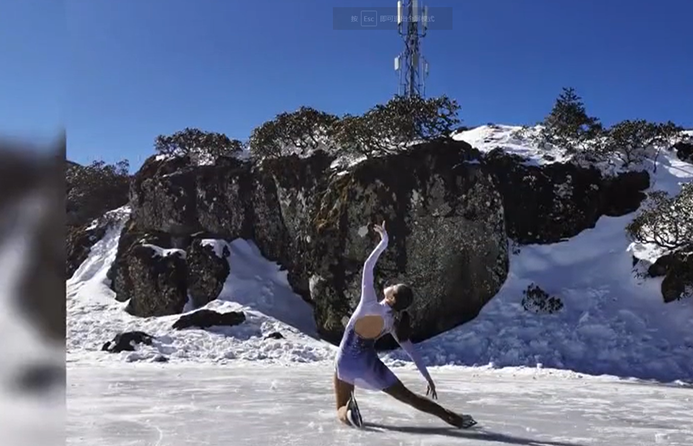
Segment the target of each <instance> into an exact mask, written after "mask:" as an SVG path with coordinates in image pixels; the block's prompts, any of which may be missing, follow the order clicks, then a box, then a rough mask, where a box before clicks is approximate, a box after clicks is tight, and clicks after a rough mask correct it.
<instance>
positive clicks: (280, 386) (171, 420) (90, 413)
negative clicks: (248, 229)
mask: <svg viewBox="0 0 693 446" xmlns="http://www.w3.org/2000/svg"><path fill="white" fill-rule="evenodd" d="M398 373H399V374H400V377H401V378H402V380H403V382H404V383H405V384H406V385H408V386H410V387H411V388H412V389H414V390H415V391H419V392H421V391H422V390H423V388H424V384H423V381H422V380H421V378H420V377H419V376H418V375H416V373H415V372H413V371H400V372H398ZM432 374H433V378H434V379H435V380H436V382H437V389H438V396H439V402H440V404H442V405H443V406H446V407H449V408H450V409H453V410H456V411H458V412H462V413H469V414H471V415H473V416H474V417H475V418H476V419H477V421H479V425H477V427H476V428H473V429H469V430H458V429H453V428H450V427H448V426H447V425H446V424H445V423H443V422H442V421H440V420H439V419H437V418H435V417H433V416H431V415H428V414H423V413H420V412H417V411H415V410H414V409H412V408H410V407H409V406H406V405H404V404H402V403H399V402H397V401H395V400H393V399H392V398H390V397H389V396H387V395H385V394H383V393H379V392H360V391H357V398H358V402H359V407H360V409H361V412H362V415H363V417H364V421H365V424H366V425H365V428H364V429H363V430H357V429H354V428H350V427H348V426H344V425H342V424H341V423H339V422H338V421H337V420H336V415H335V408H334V394H333V390H332V383H331V378H332V377H331V370H330V368H329V367H328V366H326V365H297V366H291V368H289V367H286V366H280V365H260V364H248V363H246V365H241V364H239V363H236V364H233V365H231V364H229V365H224V366H210V365H172V364H166V365H158V364H124V365H123V364H118V365H115V366H100V367H93V366H90V365H86V366H84V365H73V366H72V367H70V369H69V371H68V378H67V384H68V391H67V401H68V419H67V423H66V436H67V443H66V444H67V445H70V446H102V445H103V446H125V445H151V446H155V445H156V446H183V445H191V446H192V445H195V446H197V445H224V444H228V445H234V446H243V445H251V446H257V445H272V446H290V445H296V446H298V445H300V446H323V445H334V446H339V445H349V446H359V445H363V446H365V445H380V444H382V445H427V446H437V445H440V446H442V445H445V446H447V445H450V444H456V445H469V446H472V445H474V446H478V445H484V446H508V445H527V446H600V445H601V446H655V445H667V446H684V445H690V444H693V428H692V427H691V426H692V425H693V423H692V422H693V397H691V389H688V388H683V387H680V386H666V385H656V384H643V383H632V382H624V381H616V380H612V379H601V378H591V377H579V376H571V375H569V374H560V373H559V374H551V375H549V374H542V373H540V372H535V373H514V372H513V371H509V370H504V371H494V370H484V371H480V370H475V369H470V368H462V367H447V368H444V369H440V370H435V371H433V372H432ZM539 377H540V378H541V379H537V378H539Z"/></svg>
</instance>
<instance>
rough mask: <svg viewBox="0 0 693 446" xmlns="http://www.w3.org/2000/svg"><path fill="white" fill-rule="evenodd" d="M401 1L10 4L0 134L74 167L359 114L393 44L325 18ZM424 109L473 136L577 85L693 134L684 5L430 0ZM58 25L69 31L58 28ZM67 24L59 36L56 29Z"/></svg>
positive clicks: (389, 76) (379, 82) (392, 84)
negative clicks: (166, 145)
mask: <svg viewBox="0 0 693 446" xmlns="http://www.w3.org/2000/svg"><path fill="white" fill-rule="evenodd" d="M395 3H396V2H395V1H394V0H360V1H359V2H355V1H348V0H292V1H285V0H248V1H240V0H66V1H65V2H61V1H55V0H3V4H2V6H0V60H2V64H1V65H2V68H1V69H2V75H0V98H2V101H3V102H2V108H1V109H0V129H1V130H2V131H3V132H9V131H11V132H15V133H17V132H20V133H21V132H23V133H26V132H33V133H35V134H45V133H50V132H51V131H54V130H55V129H56V128H58V126H59V125H60V123H64V124H66V126H67V134H68V157H69V158H71V159H73V160H75V161H78V162H82V163H85V162H90V161H92V160H94V159H104V160H106V161H108V162H114V161H117V160H119V159H122V158H128V159H129V160H130V162H131V165H132V166H133V167H135V168H137V167H139V165H140V164H141V162H142V161H143V160H144V159H145V158H146V157H147V156H149V155H151V154H152V153H153V149H152V142H153V140H154V138H155V137H156V135H158V134H162V133H165V134H166V133H172V132H174V131H177V130H179V129H182V128H184V127H186V126H193V127H199V128H202V129H204V130H212V131H219V132H224V133H226V134H227V135H229V136H230V137H234V138H239V139H246V138H247V137H248V135H249V134H250V131H251V130H252V129H253V128H254V127H256V126H258V125H260V124H261V123H263V122H264V121H266V120H268V119H271V118H272V117H273V116H274V115H275V114H277V113H279V112H282V111H289V110H293V109H296V108H297V107H299V106H301V105H309V106H313V107H316V108H318V109H322V110H325V111H329V112H332V113H335V114H338V115H339V114H343V113H347V112H349V113H360V112H363V111H365V110H366V109H368V108H369V107H371V106H372V105H374V104H376V103H378V102H384V101H386V100H387V99H389V98H390V97H391V96H392V94H393V93H394V92H395V90H396V77H395V73H394V71H393V57H394V56H395V55H396V54H398V53H399V52H400V51H401V46H402V44H401V40H400V38H399V36H397V34H396V33H395V32H394V31H372V30H368V31H366V30H360V31H335V30H334V29H333V22H332V14H333V9H332V8H333V7H334V6H354V5H356V6H364V7H369V6H391V5H394V4H395ZM427 4H428V5H429V6H452V7H453V11H454V17H453V27H452V28H453V29H452V30H436V31H431V32H430V33H429V35H428V37H427V38H426V39H425V41H424V43H423V45H424V54H425V55H426V56H427V58H428V60H429V62H430V65H431V75H430V77H429V79H428V91H427V93H428V94H429V95H438V94H443V93H445V94H447V95H449V96H451V97H453V98H455V99H457V100H458V101H459V103H460V105H461V107H462V109H461V117H462V118H463V119H464V121H465V123H467V124H469V125H474V124H484V123H487V122H498V123H509V124H524V123H528V124H532V123H535V122H537V121H539V120H541V119H542V117H543V116H544V115H545V114H546V113H547V112H548V111H549V110H550V108H551V106H552V103H553V100H554V99H555V97H556V96H557V95H558V94H559V93H560V90H561V87H563V86H573V87H575V88H576V89H577V91H578V93H579V94H580V95H581V96H582V97H583V99H584V100H585V103H586V105H587V107H588V111H589V112H590V113H592V114H594V115H597V116H599V117H600V118H602V120H603V121H604V122H605V123H606V124H612V123H613V122H615V121H618V120H621V119H627V118H645V119H649V120H668V119H671V120H674V121H676V122H678V123H679V124H681V125H684V126H686V127H693V34H691V24H692V23H693V22H692V21H691V17H693V0H657V1H652V0H582V1H577V0H575V1H568V0H429V1H428V2H427ZM66 20H67V21H66ZM65 23H67V26H65Z"/></svg>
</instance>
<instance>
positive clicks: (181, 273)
mask: <svg viewBox="0 0 693 446" xmlns="http://www.w3.org/2000/svg"><path fill="white" fill-rule="evenodd" d="M174 241H175V239H173V238H172V237H170V236H169V235H168V234H164V233H146V234H143V233H141V232H139V231H138V230H137V229H135V226H134V225H133V222H132V221H130V223H129V224H128V225H126V227H125V228H124V230H123V232H122V234H121V238H120V242H119V246H118V254H117V256H116V259H115V261H114V262H113V264H112V266H111V269H110V271H109V277H110V278H111V288H112V289H113V290H114V291H115V293H116V299H118V300H119V301H122V302H125V301H129V302H128V305H127V308H126V310H127V311H128V312H129V313H130V314H132V315H135V316H140V317H152V316H165V315H171V314H177V313H181V312H182V311H183V308H184V307H185V304H186V302H187V300H188V293H187V265H186V262H185V251H184V250H183V249H181V248H180V247H178V246H175V243H174Z"/></svg>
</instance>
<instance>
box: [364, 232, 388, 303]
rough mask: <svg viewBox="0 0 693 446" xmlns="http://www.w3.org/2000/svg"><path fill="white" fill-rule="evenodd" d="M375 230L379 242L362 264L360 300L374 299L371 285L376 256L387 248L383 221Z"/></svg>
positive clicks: (373, 290) (376, 260)
mask: <svg viewBox="0 0 693 446" xmlns="http://www.w3.org/2000/svg"><path fill="white" fill-rule="evenodd" d="M375 229H376V231H377V232H379V233H380V243H378V245H377V246H376V247H375V249H374V250H373V252H371V255H369V256H368V258H367V259H366V261H365V262H364V264H363V275H362V276H361V302H363V301H365V300H376V296H375V289H374V287H373V270H374V269H375V264H376V263H377V262H378V258H379V257H380V254H382V252H383V251H385V248H387V242H388V237H387V232H386V231H385V223H383V225H382V226H377V225H376V226H375Z"/></svg>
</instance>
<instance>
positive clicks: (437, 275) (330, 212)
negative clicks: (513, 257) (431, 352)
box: [305, 143, 508, 342]
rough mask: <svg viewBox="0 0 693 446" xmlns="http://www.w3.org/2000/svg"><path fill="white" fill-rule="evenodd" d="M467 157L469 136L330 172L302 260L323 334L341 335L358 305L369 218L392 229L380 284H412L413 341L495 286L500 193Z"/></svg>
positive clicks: (474, 305)
mask: <svg viewBox="0 0 693 446" xmlns="http://www.w3.org/2000/svg"><path fill="white" fill-rule="evenodd" d="M472 156H473V152H472V150H471V147H469V146H468V145H467V144H465V143H449V144H440V143H439V144H427V145H424V146H421V147H419V148H417V149H416V150H414V151H411V152H405V153H401V154H397V155H393V156H391V157H388V158H381V159H372V160H367V161H364V162H362V163H361V164H359V165H358V166H356V167H355V168H353V169H351V170H350V171H348V172H346V173H345V174H344V175H341V176H338V177H335V178H334V179H333V181H332V182H331V183H330V184H329V186H328V188H327V190H326V191H325V193H324V195H323V197H322V200H321V203H320V207H319V208H318V209H317V212H315V213H314V214H313V215H314V219H313V220H314V221H313V225H312V228H313V231H312V234H311V235H310V237H311V243H312V250H311V251H310V253H309V254H308V255H307V258H306V259H305V261H306V263H307V265H308V268H309V270H310V271H311V276H310V281H311V284H312V287H311V290H310V291H311V300H312V301H313V302H314V304H315V318H316V321H317V323H318V327H319V329H320V332H321V335H322V336H323V337H324V338H325V339H327V340H330V341H332V342H338V340H339V338H340V337H341V334H342V332H343V330H344V320H345V317H346V316H348V315H349V314H350V313H351V312H352V311H353V309H354V308H355V306H356V305H357V304H358V301H359V297H360V288H361V287H360V280H361V270H362V267H363V262H364V260H365V259H366V257H367V256H368V255H369V254H370V252H371V251H372V250H373V248H374V247H375V245H376V244H377V241H378V240H377V238H376V236H374V235H373V233H372V232H371V231H369V229H368V224H369V223H375V222H380V221H382V220H386V221H387V228H388V233H389V237H390V244H389V248H388V250H387V251H385V252H384V253H383V255H382V256H381V258H380V261H379V263H378V267H377V269H376V274H375V278H376V280H375V282H376V283H375V286H376V289H382V288H383V287H384V286H385V285H387V284H392V283H397V282H405V283H408V284H410V285H411V286H412V288H413V289H414V294H415V298H414V304H413V307H412V311H411V314H412V321H413V327H414V330H413V339H414V340H420V339H425V338H428V337H431V336H434V335H436V334H438V333H441V332H443V331H446V330H448V329H450V328H453V327H455V326H457V325H459V324H461V323H464V322H466V321H468V320H470V319H472V318H474V317H475V316H476V315H477V314H478V312H479V310H480V309H481V308H482V307H483V306H484V305H485V304H486V303H487V302H488V301H489V300H490V299H491V298H492V297H493V296H494V295H495V294H496V292H497V291H498V290H499V289H500V287H501V286H502V284H503V282H504V281H505V278H506V274H507V269H508V253H507V237H506V233H505V224H504V215H503V206H502V200H501V196H500V194H499V193H498V191H497V190H496V188H495V186H494V184H493V181H492V178H491V176H490V175H489V173H488V172H485V171H484V169H483V168H482V167H481V166H480V165H478V164H474V162H475V161H476V160H475V159H473V158H472ZM468 161H472V162H468Z"/></svg>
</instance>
